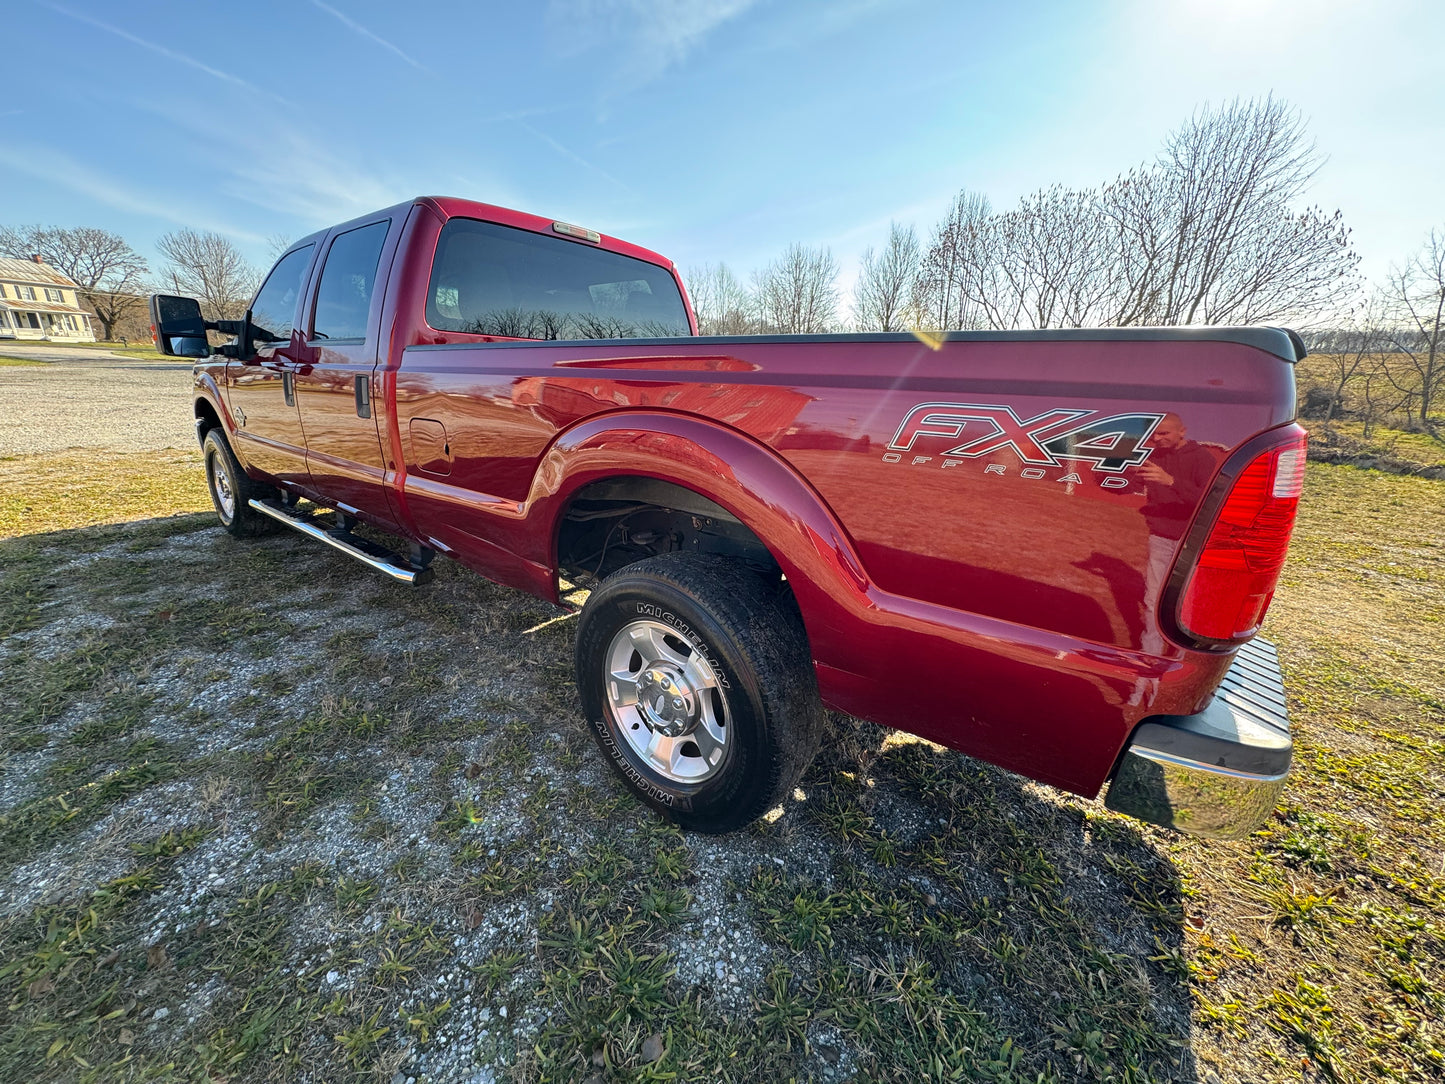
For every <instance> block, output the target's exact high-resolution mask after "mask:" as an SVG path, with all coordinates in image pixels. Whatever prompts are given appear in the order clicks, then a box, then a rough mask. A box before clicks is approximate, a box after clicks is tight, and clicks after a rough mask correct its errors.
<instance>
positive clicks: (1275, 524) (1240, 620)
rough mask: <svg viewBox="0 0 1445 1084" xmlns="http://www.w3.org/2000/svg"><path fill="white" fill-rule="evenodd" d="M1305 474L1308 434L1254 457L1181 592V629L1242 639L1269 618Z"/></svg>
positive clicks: (1204, 637) (1202, 636) (1205, 635)
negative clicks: (1271, 601) (1267, 612)
mask: <svg viewBox="0 0 1445 1084" xmlns="http://www.w3.org/2000/svg"><path fill="white" fill-rule="evenodd" d="M1304 476H1305V435H1304V434H1303V433H1300V434H1299V435H1298V436H1297V437H1295V438H1294V440H1292V441H1291V442H1290V443H1289V444H1287V445H1284V446H1283V447H1280V448H1272V449H1270V450H1269V451H1267V452H1264V453H1262V454H1260V455H1258V456H1256V457H1255V458H1254V459H1253V460H1252V461H1251V462H1250V464H1249V466H1247V467H1245V468H1244V471H1243V472H1242V473H1241V474H1240V476H1239V478H1238V479H1237V480H1236V481H1235V483H1234V488H1233V489H1231V490H1230V491H1229V496H1228V497H1226V498H1225V501H1224V507H1222V508H1221V509H1220V510H1219V516H1218V518H1216V519H1215V521H1214V527H1213V528H1212V529H1211V530H1210V532H1209V538H1208V540H1207V541H1206V542H1205V543H1204V549H1203V551H1201V553H1200V555H1199V559H1198V561H1196V562H1195V565H1194V569H1193V571H1192V572H1190V574H1189V579H1188V581H1187V582H1186V583H1185V585H1184V591H1183V592H1182V593H1181V595H1180V596H1179V627H1180V629H1181V631H1183V632H1185V633H1187V634H1189V635H1190V636H1194V637H1197V638H1198V639H1201V640H1242V639H1245V638H1246V637H1249V636H1253V635H1254V634H1255V633H1256V632H1258V631H1259V626H1260V625H1261V624H1262V623H1263V622H1264V614H1265V611H1266V610H1268V609H1269V603H1270V599H1272V598H1274V588H1275V584H1276V583H1277V582H1278V580H1279V573H1280V569H1281V568H1283V567H1284V558H1285V554H1286V553H1287V552H1288V550H1289V536H1290V532H1291V531H1293V530H1294V517H1295V510H1296V509H1297V508H1298V507H1299V495H1300V490H1301V489H1302V488H1303V486H1304Z"/></svg>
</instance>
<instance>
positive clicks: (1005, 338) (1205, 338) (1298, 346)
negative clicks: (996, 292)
mask: <svg viewBox="0 0 1445 1084" xmlns="http://www.w3.org/2000/svg"><path fill="white" fill-rule="evenodd" d="M938 338H939V339H941V340H942V341H944V342H1229V343H1239V344H1241V345H1243V346H1252V347H1254V348H1255V349H1257V350H1263V351H1264V352H1265V353H1267V354H1273V355H1274V356H1275V357H1277V358H1279V359H1280V360H1282V361H1287V362H1289V363H1290V364H1291V365H1293V364H1294V363H1295V362H1297V361H1301V360H1303V359H1304V357H1305V354H1306V351H1305V345H1304V341H1303V340H1302V339H1301V338H1300V337H1299V335H1298V334H1297V333H1296V332H1294V331H1290V330H1289V329H1287V328H1280V327H1253V326H1251V327H1202V326H1195V327H1079V328H1057V329H1051V330H1046V331H949V332H945V333H943V334H942V335H941V336H938ZM916 341H917V336H915V335H914V334H913V333H912V332H907V331H894V332H889V331H870V332H850V333H847V334H841V335H685V336H675V337H668V338H653V339H511V340H507V341H505V342H489V343H445V344H441V345H435V346H433V345H423V346H412V347H408V348H407V349H409V350H455V349H459V348H461V349H468V350H475V349H487V348H506V349H516V348H517V347H528V346H531V347H549V346H559V345H563V344H564V343H565V344H567V345H582V346H620V345H623V344H629V345H634V346H689V345H696V344H698V343H700V342H705V343H707V344H709V345H721V344H724V343H738V344H747V343H759V344H761V343H804V342H807V343H868V342H894V343H898V342H916Z"/></svg>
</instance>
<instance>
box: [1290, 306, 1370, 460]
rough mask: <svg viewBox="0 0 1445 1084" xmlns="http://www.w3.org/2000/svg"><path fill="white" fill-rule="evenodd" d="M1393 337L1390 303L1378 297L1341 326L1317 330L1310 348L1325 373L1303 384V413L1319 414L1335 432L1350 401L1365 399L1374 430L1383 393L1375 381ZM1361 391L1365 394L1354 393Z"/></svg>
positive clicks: (1366, 413) (1364, 411)
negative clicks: (1387, 312)
mask: <svg viewBox="0 0 1445 1084" xmlns="http://www.w3.org/2000/svg"><path fill="white" fill-rule="evenodd" d="M1388 338H1389V337H1388V334H1387V333H1386V331H1385V311H1384V307H1383V305H1382V304H1381V303H1380V301H1379V300H1378V299H1371V300H1370V301H1368V302H1366V303H1365V304H1364V305H1363V306H1361V307H1360V308H1358V309H1356V310H1355V311H1353V312H1351V313H1350V314H1349V317H1348V320H1347V322H1345V323H1344V324H1342V325H1341V326H1339V327H1336V328H1332V329H1330V330H1329V331H1327V332H1322V333H1318V334H1316V335H1314V336H1312V337H1311V341H1310V353H1311V354H1312V355H1313V356H1314V357H1315V358H1316V359H1317V360H1316V361H1315V363H1314V368H1315V369H1316V370H1317V371H1319V372H1321V373H1322V374H1323V376H1324V379H1323V380H1316V381H1305V382H1303V383H1302V384H1301V387H1300V391H1301V393H1302V397H1303V404H1302V407H1301V410H1300V413H1301V414H1302V415H1303V416H1304V417H1306V418H1317V419H1319V421H1320V422H1321V423H1322V424H1323V427H1324V429H1325V430H1326V431H1327V432H1330V433H1333V431H1334V427H1333V425H1332V423H1333V422H1334V420H1335V418H1336V416H1337V415H1338V414H1339V413H1341V412H1342V411H1344V410H1346V409H1347V408H1348V407H1347V402H1348V403H1353V404H1354V405H1357V406H1358V405H1362V406H1363V409H1362V410H1360V411H1359V413H1360V415H1361V417H1362V418H1363V421H1364V424H1365V432H1366V435H1368V433H1369V430H1370V426H1371V425H1372V424H1373V423H1374V422H1375V421H1376V420H1377V419H1376V418H1375V416H1374V412H1375V410H1376V409H1378V407H1379V405H1380V403H1379V399H1380V396H1379V395H1378V394H1377V392H1378V388H1377V387H1376V386H1375V385H1377V384H1378V383H1379V381H1380V378H1381V377H1382V376H1383V375H1384V374H1385V373H1386V371H1387V364H1388V359H1387V357H1386V352H1387V351H1388V349H1389V347H1388ZM1356 391H1358V392H1359V393H1360V394H1359V395H1354V394H1352V393H1353V392H1356ZM1366 392H1369V393H1370V394H1365V393H1366Z"/></svg>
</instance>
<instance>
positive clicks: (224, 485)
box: [207, 452, 236, 523]
mask: <svg viewBox="0 0 1445 1084" xmlns="http://www.w3.org/2000/svg"><path fill="white" fill-rule="evenodd" d="M219 459H220V457H219V456H218V455H216V454H215V453H214V452H213V453H212V454H211V455H210V457H209V458H208V459H207V465H208V466H209V468H210V475H211V492H212V493H214V494H215V495H216V507H217V508H219V509H220V510H221V518H222V519H223V520H225V521H226V522H227V523H230V522H231V520H232V518H233V517H234V516H235V515H236V493H235V491H234V490H233V489H232V488H231V479H230V478H229V477H227V475H226V470H225V468H224V467H222V466H221V464H220V462H219Z"/></svg>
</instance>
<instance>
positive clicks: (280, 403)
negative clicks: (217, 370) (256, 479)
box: [226, 244, 316, 487]
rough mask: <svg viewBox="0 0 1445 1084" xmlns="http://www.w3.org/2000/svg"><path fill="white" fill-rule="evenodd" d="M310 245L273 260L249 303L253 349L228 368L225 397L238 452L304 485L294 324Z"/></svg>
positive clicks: (278, 476)
mask: <svg viewBox="0 0 1445 1084" xmlns="http://www.w3.org/2000/svg"><path fill="white" fill-rule="evenodd" d="M315 254H316V246H315V245H314V244H308V245H303V246H302V247H301V248H297V249H293V250H292V251H290V252H288V253H286V255H284V256H282V257H281V259H279V260H277V261H276V266H275V267H273V268H272V269H271V273H270V274H269V275H267V276H266V281H265V282H264V283H262V284H261V289H260V291H259V292H258V293H257V294H256V300H255V301H253V302H252V303H251V323H252V325H253V328H254V338H253V340H252V341H253V342H254V343H255V344H256V345H255V353H254V354H253V355H252V356H250V357H246V358H242V359H240V360H238V361H233V362H231V363H229V364H228V365H227V366H226V370H227V373H228V375H229V380H228V381H227V389H226V394H227V399H228V401H229V403H230V407H231V414H232V416H233V417H234V418H235V419H236V452H237V454H238V455H240V457H241V459H242V460H243V461H244V462H245V463H246V464H247V465H248V466H250V467H253V468H254V469H256V470H260V471H264V472H265V473H266V474H269V475H270V476H271V477H273V478H276V479H278V480H279V481H282V482H288V483H291V484H293V485H300V486H303V487H304V486H306V484H307V482H308V476H307V472H306V440H305V437H304V436H303V434H302V431H301V415H300V413H299V412H298V411H297V409H296V392H295V377H296V369H297V364H298V363H297V350H298V349H301V348H302V347H303V343H302V335H301V333H300V332H299V331H297V330H296V328H297V327H298V326H299V321H298V319H297V317H298V315H299V310H300V308H301V295H302V290H303V287H304V286H305V284H306V272H307V271H308V270H309V268H310V266H311V260H312V257H313V256H315Z"/></svg>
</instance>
